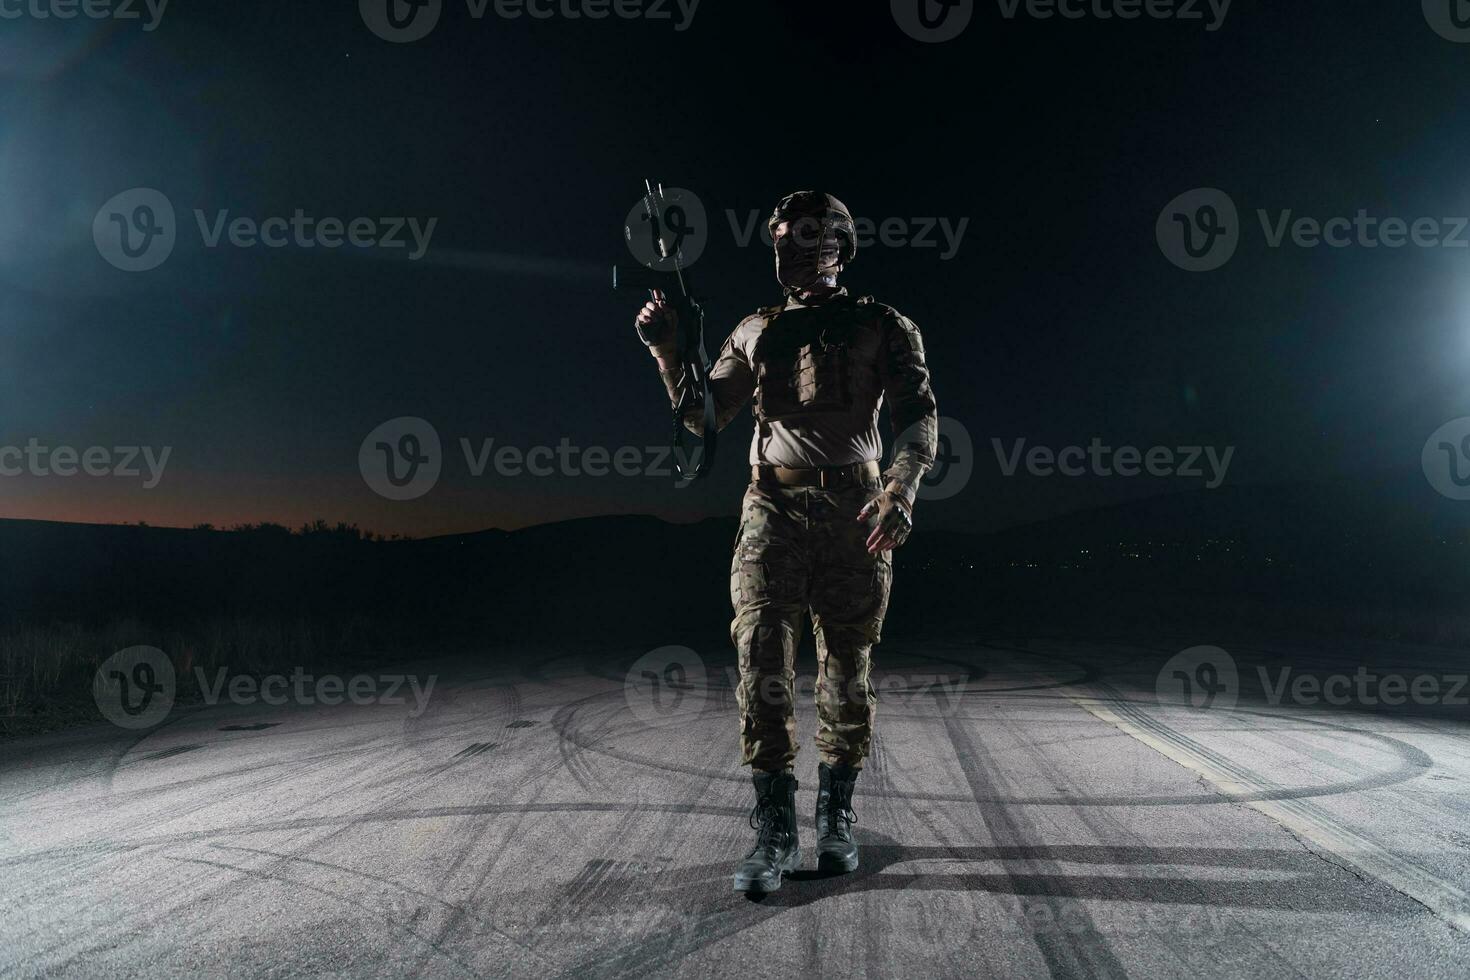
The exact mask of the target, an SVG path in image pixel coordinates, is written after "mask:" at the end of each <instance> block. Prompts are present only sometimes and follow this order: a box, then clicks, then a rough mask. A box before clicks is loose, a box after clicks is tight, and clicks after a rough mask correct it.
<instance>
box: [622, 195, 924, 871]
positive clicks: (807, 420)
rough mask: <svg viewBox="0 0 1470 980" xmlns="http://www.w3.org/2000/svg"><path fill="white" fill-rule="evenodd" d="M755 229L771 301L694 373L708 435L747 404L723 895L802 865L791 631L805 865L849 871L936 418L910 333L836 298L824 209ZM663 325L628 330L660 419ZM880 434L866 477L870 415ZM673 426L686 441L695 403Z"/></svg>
mask: <svg viewBox="0 0 1470 980" xmlns="http://www.w3.org/2000/svg"><path fill="white" fill-rule="evenodd" d="M769 227H770V231H771V236H772V239H773V240H774V242H775V250H776V279H777V280H778V281H779V282H780V283H781V285H782V287H783V288H784V290H785V294H786V298H785V301H784V302H783V303H781V304H779V305H777V306H769V307H765V308H763V309H760V310H758V311H756V312H755V313H754V314H753V315H751V316H748V317H746V318H745V319H744V320H742V321H741V322H740V324H739V326H737V327H736V328H735V331H734V333H732V334H731V335H730V338H729V339H728V340H726V341H725V344H724V347H723V348H722V349H721V350H720V356H719V358H718V359H717V361H716V362H715V364H714V366H713V368H712V369H711V371H710V384H711V387H712V390H713V393H714V399H715V405H716V416H717V419H716V422H717V425H718V427H719V428H724V427H725V425H726V424H727V423H728V422H729V421H730V419H731V418H733V417H734V415H735V414H736V412H738V411H739V410H740V408H741V407H742V406H743V405H744V404H745V402H746V400H747V399H751V398H753V399H754V412H755V418H756V429H755V436H754V438H753V439H752V441H751V447H750V464H751V483H750V487H749V489H747V490H746V492H745V499H744V502H743V505H742V508H741V520H740V534H739V537H738V538H737V540H736V544H735V556H734V561H733V563H732V564H731V568H730V599H731V602H732V604H733V605H734V609H735V618H734V621H733V622H732V623H731V626H730V636H731V639H732V640H733V641H734V644H735V650H736V653H737V655H738V657H739V664H740V684H739V688H738V689H737V691H736V700H737V702H738V703H739V706H740V724H741V729H740V742H741V761H742V763H743V764H745V765H748V766H750V767H751V768H752V770H753V772H752V775H753V780H754V783H755V795H756V805H755V809H754V810H753V811H752V813H751V826H752V827H753V828H755V830H756V844H755V847H754V849H753V850H751V852H750V853H749V854H748V855H747V856H746V857H745V859H744V861H743V862H742V863H741V864H740V866H739V868H738V870H737V871H736V872H735V876H734V877H735V889H736V890H737V891H745V892H752V893H764V892H770V891H775V890H776V889H777V888H780V887H781V878H782V874H783V873H785V872H789V871H794V870H796V869H797V868H798V867H800V865H801V848H800V844H799V841H798V834H797V824H796V788H797V781H796V777H795V776H794V775H793V773H792V764H793V763H794V761H795V759H796V752H797V742H796V720H795V715H794V707H793V702H794V698H795V691H794V686H795V684H794V682H795V676H796V675H795V656H796V648H797V643H798V636H799V630H800V629H801V626H802V616H803V613H805V612H807V611H810V613H811V617H812V624H813V627H814V631H815V633H816V642H817V688H816V701H817V714H818V718H819V720H820V726H819V730H818V732H817V749H818V753H819V755H820V757H821V758H820V763H819V765H818V767H817V773H818V779H819V788H818V791H817V820H816V832H817V860H818V867H819V868H821V869H823V870H828V871H852V870H854V869H855V868H857V866H858V850H857V845H856V844H855V843H854V842H853V839H852V823H853V821H854V820H855V819H856V816H855V814H854V813H853V810H852V794H853V787H854V784H855V782H856V780H857V775H858V772H859V771H860V770H861V769H862V765H863V760H864V758H865V757H866V756H867V754H868V747H869V744H870V742H871V740H872V731H873V713H874V710H875V708H876V706H877V700H878V699H877V695H876V693H875V692H874V691H873V689H872V686H871V682H870V671H871V655H872V650H873V646H874V644H876V643H877V642H878V640H879V635H880V632H881V629H882V625H883V615H884V612H885V611H886V609H887V607H888V591H889V585H890V583H891V581H892V577H893V558H892V550H893V549H894V548H897V547H898V546H899V545H901V544H903V543H904V540H905V539H907V538H908V536H909V532H910V531H911V530H912V527H913V524H912V514H913V509H914V499H915V492H916V491H917V489H918V486H919V481H920V480H921V479H922V478H923V476H924V473H925V472H926V471H927V470H928V469H929V467H930V466H932V465H933V463H934V453H935V448H936V442H937V438H938V417H937V413H936V409H935V404H934V395H933V393H932V391H931V390H930V387H929V371H928V369H927V367H926V366H925V364H924V345H923V342H922V341H921V340H920V337H919V330H918V327H916V326H915V325H914V323H913V321H911V320H909V319H907V318H906V317H904V316H902V315H901V314H899V313H898V311H897V310H895V309H893V308H892V307H890V306H884V305H883V304H881V303H877V302H874V301H873V299H872V298H871V297H863V298H860V299H858V298H854V297H851V296H849V295H848V293H847V290H846V289H844V288H842V287H839V286H838V285H837V277H838V274H839V273H841V272H842V271H843V269H844V268H845V267H846V266H847V265H848V264H850V263H851V262H852V260H853V257H854V255H855V254H856V252H857V240H856V234H855V231H854V228H853V220H852V215H851V213H849V212H848V210H847V207H846V206H845V205H843V203H842V202H841V201H839V200H837V198H835V197H832V196H831V195H829V194H824V193H820V192H816V191H798V192H797V193H795V194H791V195H789V196H787V197H786V198H784V199H782V200H781V202H780V203H779V204H777V205H776V210H775V212H774V213H773V214H772V215H771V218H770V222H769ZM676 316H677V314H676V313H675V312H674V311H673V309H672V308H671V307H670V306H669V305H668V304H667V303H666V302H665V299H664V297H663V296H662V294H658V293H655V295H654V298H653V299H652V300H651V301H650V302H649V303H648V304H647V305H646V306H644V308H643V310H642V312H640V313H639V314H638V320H637V325H638V330H639V336H640V337H641V338H642V339H643V341H644V343H646V344H648V346H649V347H650V349H651V351H652V353H653V356H654V357H655V358H656V359H657V361H658V366H659V373H660V374H661V375H662V377H663V380H664V385H665V386H666V388H667V389H668V394H669V397H670V398H671V399H672V401H673V404H674V405H675V406H677V405H678V404H679V397H680V395H681V394H682V393H683V390H684V387H685V386H686V384H689V383H690V381H689V379H688V378H687V377H686V372H685V369H684V362H683V359H682V354H681V352H680V351H679V349H678V340H677V337H678V333H677V331H676V329H675V327H676V325H677V324H676ZM885 398H886V399H887V401H888V411H889V415H890V419H891V422H892V426H893V431H894V433H895V438H896V445H895V448H894V453H893V462H892V463H891V464H890V465H889V467H888V469H887V470H886V471H883V472H882V474H881V476H880V473H879V465H878V460H879V458H880V457H881V456H882V451H883V446H882V440H881V438H880V436H879V434H878V408H879V406H880V404H881V403H882V402H883V400H884V399H885ZM688 404H689V405H690V406H692V407H691V408H690V409H689V411H688V412H687V413H686V414H685V416H684V423H685V425H687V426H688V427H689V428H691V429H692V430H694V431H695V432H696V433H697V432H700V431H702V427H703V422H704V419H703V402H702V399H701V398H697V397H695V398H690V399H689V402H688Z"/></svg>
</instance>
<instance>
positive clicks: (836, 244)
mask: <svg viewBox="0 0 1470 980" xmlns="http://www.w3.org/2000/svg"><path fill="white" fill-rule="evenodd" d="M841 260H842V239H841V238H840V237H838V235H837V233H836V232H835V231H832V230H831V228H830V227H829V226H827V225H825V224H823V223H820V222H818V221H817V219H815V218H801V219H798V220H797V221H795V222H792V223H791V225H790V228H789V230H788V231H787V233H786V234H785V235H782V236H781V237H780V238H778V239H776V279H777V281H778V282H780V283H781V285H783V286H785V287H786V289H787V290H788V291H796V290H801V289H811V288H813V287H819V286H827V287H834V286H836V285H837V273H838V271H839V269H840V267H841Z"/></svg>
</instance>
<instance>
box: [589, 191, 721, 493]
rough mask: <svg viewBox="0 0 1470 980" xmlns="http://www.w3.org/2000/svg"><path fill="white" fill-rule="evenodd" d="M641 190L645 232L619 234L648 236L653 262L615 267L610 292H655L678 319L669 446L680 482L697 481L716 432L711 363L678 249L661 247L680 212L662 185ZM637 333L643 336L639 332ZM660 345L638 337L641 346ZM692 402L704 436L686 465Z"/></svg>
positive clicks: (712, 452)
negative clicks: (679, 364)
mask: <svg viewBox="0 0 1470 980" xmlns="http://www.w3.org/2000/svg"><path fill="white" fill-rule="evenodd" d="M643 184H644V187H645V188H646V193H645V194H644V196H643V205H644V214H643V218H644V220H645V221H647V222H649V224H650V227H649V228H647V229H637V228H634V227H632V226H631V225H629V226H628V227H626V228H624V234H625V235H626V236H627V238H628V241H629V242H630V243H632V242H633V240H634V236H635V235H642V234H652V236H653V242H654V244H655V251H656V253H657V257H656V258H655V259H654V261H653V262H652V264H651V265H650V264H649V263H641V262H640V263H637V264H635V265H626V266H614V267H613V289H618V290H622V289H646V290H648V294H649V296H650V297H652V296H653V295H654V292H655V291H657V292H659V293H662V294H663V297H664V301H665V302H666V303H668V304H669V306H670V307H672V308H673V310H674V312H675V313H676V314H677V315H678V321H679V322H678V326H677V328H676V330H677V333H678V340H679V356H680V357H682V358H683V360H684V387H683V390H682V391H681V392H680V394H679V403H678V404H677V405H675V406H674V434H673V438H672V440H671V443H672V448H673V457H674V470H675V472H677V473H678V475H679V478H680V479H682V480H685V481H689V480H697V479H699V478H700V477H702V476H706V475H708V473H709V470H710V466H711V465H712V464H713V463H714V459H715V442H716V439H717V437H718V435H719V432H718V430H717V429H716V420H715V400H714V396H713V395H712V394H711V393H710V387H709V369H710V359H709V355H708V354H707V353H706V352H705V347H704V308H703V307H702V306H700V304H699V300H698V299H697V298H696V297H695V295H694V293H693V291H692V290H691V289H690V287H689V278H688V273H687V272H686V271H685V270H684V257H683V249H682V248H679V247H675V248H673V249H670V247H669V243H668V242H667V241H665V236H664V227H663V225H664V222H665V220H666V216H669V215H671V214H673V213H675V212H678V213H679V214H680V216H682V209H680V208H679V206H678V205H677V204H674V205H671V204H669V202H668V199H667V198H666V197H665V195H664V186H663V184H657V185H655V184H654V183H653V182H651V181H644V182H643ZM639 333H640V334H642V333H643V330H642V328H641V327H640V328H639ZM661 339H662V338H660V337H649V336H644V337H643V341H644V343H648V342H649V341H658V340H661ZM697 398H703V400H704V435H703V437H702V438H701V440H700V445H699V446H698V447H697V449H696V452H697V460H696V461H693V462H692V463H691V462H690V461H691V460H693V459H694V454H693V453H691V452H686V450H685V440H686V439H687V438H688V437H689V435H690V432H689V430H688V429H687V428H686V427H685V425H684V416H685V414H686V413H687V412H688V411H689V410H690V409H691V408H692V407H693V406H692V405H691V402H692V401H693V400H694V399H697ZM686 464H687V465H686Z"/></svg>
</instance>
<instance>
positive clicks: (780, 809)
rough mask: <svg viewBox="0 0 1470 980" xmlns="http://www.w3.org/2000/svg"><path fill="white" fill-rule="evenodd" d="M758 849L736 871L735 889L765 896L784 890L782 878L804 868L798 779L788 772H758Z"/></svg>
mask: <svg viewBox="0 0 1470 980" xmlns="http://www.w3.org/2000/svg"><path fill="white" fill-rule="evenodd" d="M754 782H755V809H754V810H752V811H750V825H751V827H753V828H755V832H756V833H755V848H754V849H753V850H752V851H751V852H750V853H749V854H747V855H746V856H745V860H744V861H742V862H741V864H740V867H739V868H738V869H737V870H736V871H735V890H736V891H737V892H750V893H751V894H755V895H764V894H765V893H766V892H773V891H775V890H776V889H778V888H780V887H781V875H782V874H784V873H786V872H788V871H795V870H796V869H797V868H799V867H801V841H800V840H798V839H797V833H796V777H795V776H793V775H792V774H791V770H790V769H788V770H786V771H785V772H756V773H755V774H754Z"/></svg>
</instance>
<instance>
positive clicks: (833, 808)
mask: <svg viewBox="0 0 1470 980" xmlns="http://www.w3.org/2000/svg"><path fill="white" fill-rule="evenodd" d="M839 820H845V821H847V823H848V825H849V826H851V825H852V824H855V823H857V822H858V818H857V814H856V813H855V812H854V811H853V809H852V785H851V784H850V783H849V784H847V785H842V784H838V785H834V786H833V787H832V795H831V797H830V799H829V801H828V803H827V833H829V834H842V833H844V831H845V830H846V828H844V827H842V826H840V825H839V824H838V821H839Z"/></svg>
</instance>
